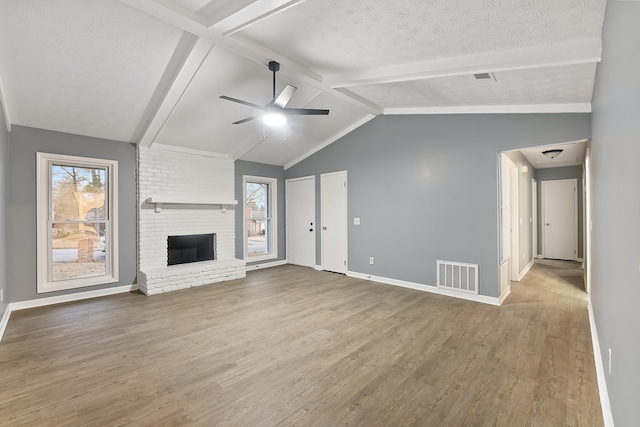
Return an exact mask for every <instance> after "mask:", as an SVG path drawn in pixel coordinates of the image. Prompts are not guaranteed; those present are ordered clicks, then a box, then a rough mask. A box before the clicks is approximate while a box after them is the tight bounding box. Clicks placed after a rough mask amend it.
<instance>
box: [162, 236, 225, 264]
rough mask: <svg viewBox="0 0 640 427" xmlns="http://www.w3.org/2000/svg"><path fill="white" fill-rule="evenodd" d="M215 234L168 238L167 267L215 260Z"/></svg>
mask: <svg viewBox="0 0 640 427" xmlns="http://www.w3.org/2000/svg"><path fill="white" fill-rule="evenodd" d="M215 241H216V235H215V234H191V235H188V236H169V237H167V247H168V251H167V253H168V258H167V265H176V264H186V263H189V262H198V261H209V260H213V259H215V251H214V248H215Z"/></svg>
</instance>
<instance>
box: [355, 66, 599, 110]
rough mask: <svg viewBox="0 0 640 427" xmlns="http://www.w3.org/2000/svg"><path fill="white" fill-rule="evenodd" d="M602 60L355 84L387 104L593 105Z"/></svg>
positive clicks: (359, 91)
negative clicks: (480, 76) (486, 75)
mask: <svg viewBox="0 0 640 427" xmlns="http://www.w3.org/2000/svg"><path fill="white" fill-rule="evenodd" d="M595 73H596V64H581V65H565V66H561V67H552V68H540V69H527V70H515V71H504V72H496V73H494V75H495V79H487V80H476V78H475V77H474V76H473V75H470V74H465V75H459V76H451V77H441V78H433V79H424V80H412V81H405V82H398V83H386V84H376V85H362V86H356V87H353V88H350V91H351V92H353V93H354V94H356V95H358V96H361V97H363V98H366V99H368V100H370V101H372V102H375V103H376V104H379V105H384V106H385V107H386V108H403V107H405V108H406V107H438V106H441V107H446V106H461V105H522V104H552V103H573V102H578V103H588V102H590V101H591V94H592V93H593V80H594V78H595Z"/></svg>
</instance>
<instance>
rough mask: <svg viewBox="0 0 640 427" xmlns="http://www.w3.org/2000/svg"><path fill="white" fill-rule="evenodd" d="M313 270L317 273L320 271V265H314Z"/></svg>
mask: <svg viewBox="0 0 640 427" xmlns="http://www.w3.org/2000/svg"><path fill="white" fill-rule="evenodd" d="M313 269H314V270H317V271H322V266H321V265H314V266H313Z"/></svg>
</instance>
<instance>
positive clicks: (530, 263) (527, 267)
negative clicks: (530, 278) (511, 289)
mask: <svg viewBox="0 0 640 427" xmlns="http://www.w3.org/2000/svg"><path fill="white" fill-rule="evenodd" d="M535 261H536V260H535V258H533V259H532V260H531V261H529V264H527V265H526V266H525V267H524V268H523V269H522V271H521V272H520V274H519V275H518V282H519V281H521V280H522V278H523V277H524V276H525V275H526V274H527V273H528V272H529V270H531V267H533V264H534V263H535Z"/></svg>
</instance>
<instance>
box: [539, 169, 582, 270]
mask: <svg viewBox="0 0 640 427" xmlns="http://www.w3.org/2000/svg"><path fill="white" fill-rule="evenodd" d="M577 187H578V181H577V180H576V179H575V178H574V179H559V180H555V181H543V182H542V244H543V253H544V257H545V258H552V259H566V260H574V261H575V260H576V259H577V256H578V252H577V248H578V194H577V192H576V191H577Z"/></svg>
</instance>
